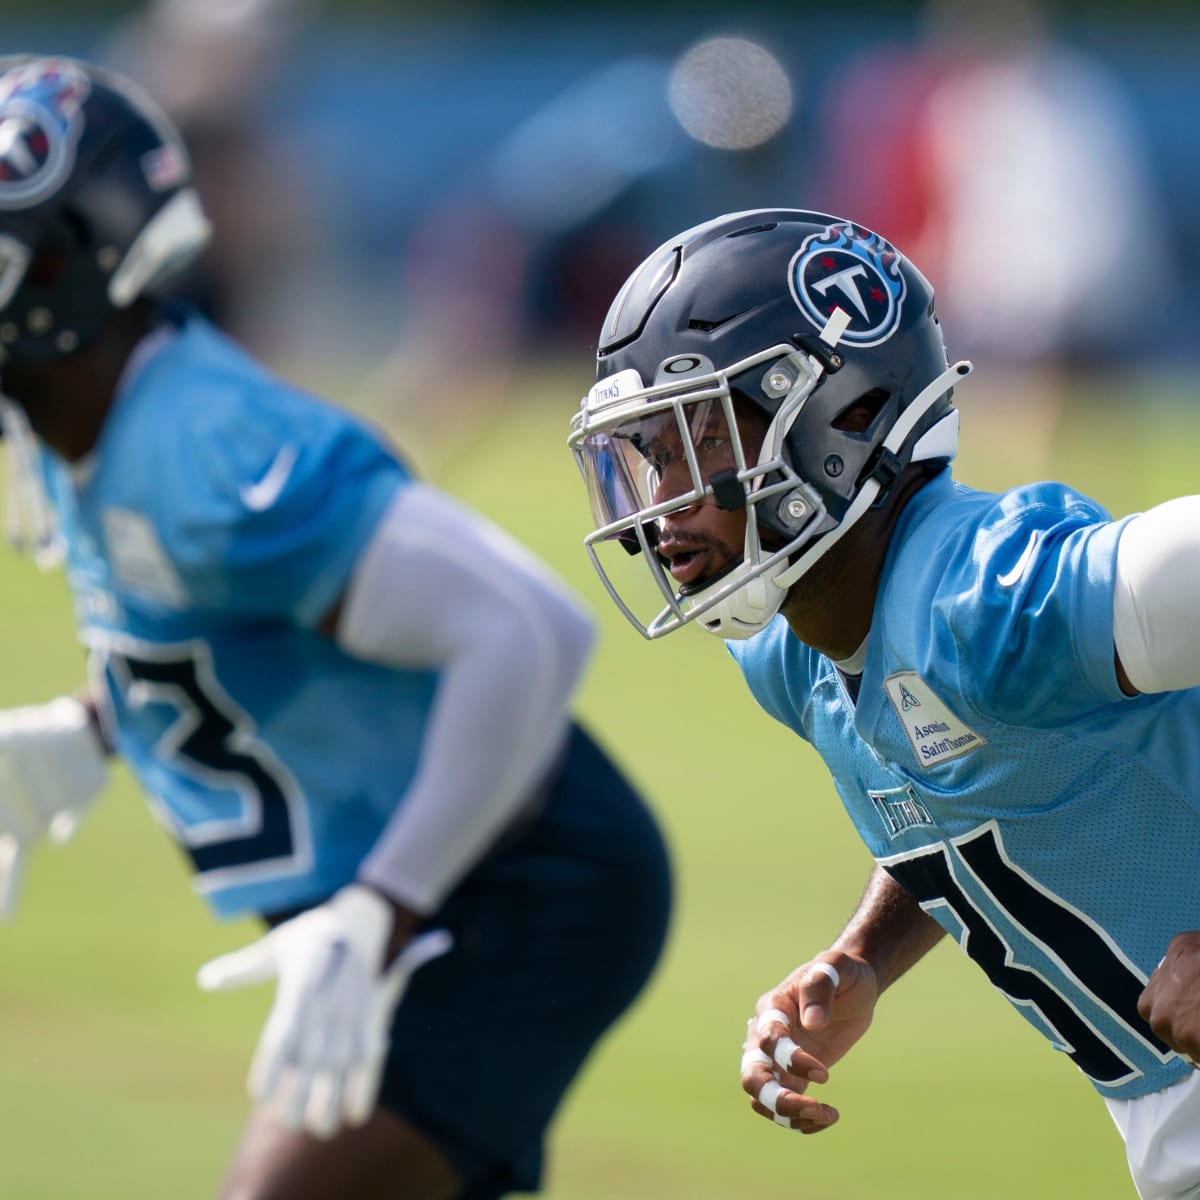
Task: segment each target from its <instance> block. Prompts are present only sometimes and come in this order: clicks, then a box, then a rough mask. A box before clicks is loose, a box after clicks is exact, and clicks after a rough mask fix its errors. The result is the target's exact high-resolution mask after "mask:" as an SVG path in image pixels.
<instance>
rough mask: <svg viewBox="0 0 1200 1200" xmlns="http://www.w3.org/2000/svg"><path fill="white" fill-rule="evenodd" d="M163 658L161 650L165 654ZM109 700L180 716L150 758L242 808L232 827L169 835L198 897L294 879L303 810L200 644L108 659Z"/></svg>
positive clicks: (194, 825)
mask: <svg viewBox="0 0 1200 1200" xmlns="http://www.w3.org/2000/svg"><path fill="white" fill-rule="evenodd" d="M163 651H166V653H164V652H163ZM105 658H106V665H107V670H108V672H109V673H110V678H111V680H112V682H113V683H114V684H115V685H116V687H115V689H114V690H115V692H116V694H117V695H118V696H119V697H121V700H122V702H123V703H125V704H126V705H128V706H130V707H131V708H134V707H140V706H144V705H147V704H165V705H168V706H170V707H171V708H173V709H174V710H175V711H176V713H177V714H178V715H177V717H176V719H175V721H174V722H173V723H172V724H171V726H170V727H169V728H168V730H167V731H166V733H165V734H163V735H162V736H161V737H159V739H158V741H157V742H156V744H155V747H154V750H155V754H156V756H157V757H158V758H159V759H160V760H162V761H163V762H164V763H165V764H166V765H167V766H168V767H169V768H170V769H171V770H172V771H173V772H175V773H177V774H180V775H183V776H185V777H187V778H189V779H191V780H192V781H193V782H194V783H196V784H197V785H199V786H200V787H201V788H203V789H205V790H210V791H212V792H215V793H221V794H224V795H225V796H228V795H229V794H230V793H232V794H234V795H236V796H237V798H238V800H239V801H240V804H239V809H240V811H239V812H238V813H237V814H236V815H235V816H232V817H229V818H224V817H221V818H213V819H204V820H201V821H199V822H188V821H183V820H182V819H180V816H179V814H178V813H177V812H175V813H173V816H174V818H175V820H174V827H175V830H176V833H177V835H178V837H179V838H180V840H181V842H182V843H183V845H184V847H185V849H186V850H187V852H188V854H189V855H190V856H191V858H192V861H193V862H194V863H195V865H196V870H197V872H198V874H199V876H200V878H199V879H198V881H197V882H198V884H199V886H200V888H201V890H205V889H206V887H212V886H222V887H225V886H229V885H231V884H236V883H239V882H246V883H249V882H254V881H260V880H263V879H265V878H268V877H270V876H274V875H278V874H281V873H287V874H290V873H291V872H292V871H294V870H295V869H296V868H297V867H298V866H299V865H300V863H299V862H298V858H299V857H302V856H301V855H299V854H298V850H299V849H300V846H299V845H298V843H303V841H304V839H303V838H302V837H298V836H297V826H298V825H300V826H301V827H302V825H303V822H302V820H297V818H298V817H301V815H302V812H303V809H302V806H301V805H300V803H299V802H298V795H297V794H298V788H297V785H296V784H295V782H294V781H293V780H292V778H291V775H290V773H289V772H288V771H287V769H286V768H285V767H284V766H283V764H282V763H280V762H279V761H278V760H277V759H276V758H275V756H274V755H273V754H272V753H271V752H270V750H269V749H268V748H267V747H266V746H265V745H264V744H263V743H262V742H261V741H260V740H259V739H257V738H256V737H255V736H254V723H253V721H252V720H251V719H250V717H249V716H248V715H247V714H246V713H245V712H244V711H243V710H242V709H241V708H240V707H239V706H238V705H237V704H235V703H234V702H233V701H232V700H231V699H230V697H229V696H228V695H227V694H226V693H225V691H224V689H223V688H222V687H221V686H220V684H219V683H218V681H217V679H216V675H215V673H214V672H213V669H212V659H211V654H210V652H209V649H208V647H207V645H205V644H204V643H203V642H194V643H189V644H186V645H182V646H171V647H164V648H161V649H159V648H155V652H154V653H146V654H137V653H131V652H127V651H116V650H111V649H110V650H108V651H107V653H106V655H105Z"/></svg>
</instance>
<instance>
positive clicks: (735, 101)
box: [669, 37, 792, 150]
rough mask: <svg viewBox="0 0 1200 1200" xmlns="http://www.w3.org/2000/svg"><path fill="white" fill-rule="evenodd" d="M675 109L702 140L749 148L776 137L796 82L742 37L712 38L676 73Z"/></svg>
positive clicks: (687, 57) (671, 90) (766, 52)
mask: <svg viewBox="0 0 1200 1200" xmlns="http://www.w3.org/2000/svg"><path fill="white" fill-rule="evenodd" d="M669 97H670V102H671V111H672V112H674V114H675V116H676V117H677V118H678V119H679V123H680V124H681V125H682V126H683V127H684V129H685V130H687V132H688V133H689V134H691V136H692V137H694V138H695V139H696V140H697V141H698V142H703V143H704V144H705V145H706V146H713V147H715V148H717V149H718V150H749V149H751V148H753V147H754V146H761V145H762V144H763V143H764V142H768V141H770V140H771V138H773V137H774V136H775V135H776V134H777V133H778V132H779V131H780V130H781V129H782V128H783V127H784V126H785V125H786V124H787V122H788V118H789V117H790V116H791V115H792V85H791V82H790V81H789V80H788V76H787V72H786V71H785V70H784V69H783V65H782V64H781V63H780V61H779V59H777V58H776V57H775V55H773V54H772V53H771V52H770V51H769V50H768V49H766V47H765V46H760V45H759V44H758V43H757V42H752V41H750V40H749V39H748V38H741V37H710V38H705V39H704V40H703V41H699V42H696V43H695V45H693V46H691V47H690V48H689V49H688V50H686V51H685V52H684V53H683V54H682V55H681V56H680V58H679V60H678V62H676V64H675V66H674V68H673V69H672V71H671V80H670V85H669Z"/></svg>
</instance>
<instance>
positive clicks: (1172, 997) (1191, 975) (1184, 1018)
mask: <svg viewBox="0 0 1200 1200" xmlns="http://www.w3.org/2000/svg"><path fill="white" fill-rule="evenodd" d="M1138 1012H1139V1013H1141V1014H1142V1016H1143V1018H1145V1020H1146V1022H1147V1023H1148V1024H1149V1026H1150V1028H1151V1029H1153V1030H1154V1032H1155V1033H1156V1034H1157V1035H1158V1036H1159V1037H1160V1038H1162V1040H1163V1041H1164V1042H1166V1043H1167V1045H1168V1046H1170V1047H1171V1049H1172V1050H1177V1051H1178V1052H1179V1053H1180V1054H1182V1055H1183V1056H1184V1058H1186V1059H1188V1060H1189V1061H1190V1062H1191V1063H1192V1065H1193V1066H1196V1065H1200V930H1189V931H1188V932H1186V933H1178V934H1176V935H1175V936H1174V937H1173V938H1172V939H1171V944H1170V946H1168V947H1167V953H1166V955H1165V956H1164V958H1163V960H1162V962H1161V963H1159V964H1158V967H1157V968H1156V969H1155V971H1154V973H1153V974H1152V975H1151V976H1150V982H1149V983H1148V984H1147V985H1146V990H1145V991H1144V992H1142V995H1141V998H1140V999H1139V1000H1138Z"/></svg>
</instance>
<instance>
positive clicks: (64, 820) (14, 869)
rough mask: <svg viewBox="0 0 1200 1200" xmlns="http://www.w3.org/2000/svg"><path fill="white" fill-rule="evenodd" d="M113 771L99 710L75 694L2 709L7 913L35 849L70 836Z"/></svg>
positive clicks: (0, 785) (0, 876)
mask: <svg viewBox="0 0 1200 1200" xmlns="http://www.w3.org/2000/svg"><path fill="white" fill-rule="evenodd" d="M107 777H108V763H107V761H106V757H105V752H104V747H103V746H102V745H101V744H100V739H99V737H98V736H97V735H96V731H95V730H94V729H93V728H92V720H91V714H90V713H89V712H88V710H87V708H86V707H85V706H84V705H83V704H82V703H81V702H80V701H79V700H76V699H75V698H74V697H72V696H60V697H59V698H58V699H57V700H51V701H50V702H49V703H48V704H35V705H31V706H29V707H27V708H10V709H6V710H3V711H0V917H3V918H5V919H7V918H9V917H11V916H12V914H13V912H14V911H15V909H16V906H17V897H18V895H19V894H20V890H21V880H22V877H23V876H24V871H25V860H26V857H27V856H28V854H29V850H30V847H31V846H32V845H33V844H34V843H35V842H36V841H37V840H38V839H39V838H40V837H42V836H43V835H44V834H49V836H50V839H51V840H52V841H54V842H59V843H62V842H65V841H67V840H68V839H69V838H70V837H71V836H72V835H73V834H74V833H75V830H76V828H77V827H78V825H79V821H80V818H81V817H82V816H83V813H84V810H85V809H86V808H87V806H88V805H89V804H90V803H91V802H92V800H94V799H95V797H96V795H97V793H98V792H99V791H100V789H101V788H102V787H103V786H104V783H105V780H106V779H107Z"/></svg>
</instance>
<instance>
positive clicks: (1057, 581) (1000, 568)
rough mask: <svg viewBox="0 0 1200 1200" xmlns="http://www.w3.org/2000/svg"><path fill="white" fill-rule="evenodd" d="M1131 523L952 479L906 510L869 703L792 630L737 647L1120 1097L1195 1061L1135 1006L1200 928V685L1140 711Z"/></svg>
mask: <svg viewBox="0 0 1200 1200" xmlns="http://www.w3.org/2000/svg"><path fill="white" fill-rule="evenodd" d="M1123 525H1124V522H1110V521H1109V519H1108V516H1107V514H1106V513H1105V512H1104V511H1103V510H1102V509H1101V508H1100V507H1099V506H1097V505H1096V504H1095V503H1094V502H1092V501H1090V500H1088V499H1086V498H1085V497H1083V496H1080V495H1079V494H1078V493H1076V492H1073V491H1071V490H1070V489H1068V488H1066V487H1064V486H1062V485H1060V484H1053V483H1041V484H1036V485H1033V486H1029V487H1022V488H1018V489H1015V490H1013V491H1011V492H1008V493H1006V494H1004V495H993V494H991V493H985V492H978V491H973V490H971V489H969V488H965V487H963V486H961V485H959V484H957V483H955V482H954V481H952V480H951V478H950V476H949V473H948V472H947V473H944V474H943V475H941V476H939V477H938V478H937V479H935V480H934V481H933V482H932V483H930V484H929V485H928V486H927V487H925V488H923V489H921V491H920V492H918V493H917V495H916V496H915V497H914V499H913V500H912V501H911V502H910V503H909V505H908V506H907V508H906V509H905V512H904V513H903V515H902V517H901V521H900V524H899V527H898V529H897V532H896V536H895V540H894V542H893V543H892V546H891V547H890V549H889V553H888V559H887V562H886V565H885V568H884V574H883V578H882V581H881V585H880V588H879V596H878V600H877V603H876V607H875V613H874V617H873V620H872V627H871V637H870V641H869V648H868V654H867V660H866V666H865V668H864V671H863V674H862V680H861V687H860V691H859V696H858V701H857V704H855V703H854V702H852V700H851V697H850V695H849V694H848V692H847V689H846V686H845V683H844V681H843V679H842V677H841V676H840V675H839V673H838V672H837V671H836V670H835V668H834V667H833V665H832V664H831V663H830V661H829V660H828V659H827V658H825V657H823V656H822V655H820V654H818V653H817V652H816V651H814V650H811V649H809V648H808V647H806V646H804V645H803V644H802V643H801V642H800V641H799V640H798V639H797V638H796V637H794V636H793V635H792V634H791V632H790V630H789V629H788V626H787V624H786V623H785V621H784V620H783V618H782V617H778V618H776V620H775V621H774V622H773V623H772V624H771V625H770V626H769V627H768V628H767V629H765V630H764V631H763V632H762V633H761V634H759V635H758V636H757V637H754V638H752V639H750V640H749V641H747V642H743V643H730V649H731V651H732V653H733V655H734V657H735V658H736V659H737V660H738V662H739V663H740V665H741V668H742V670H743V672H744V674H745V676H746V680H747V682H748V683H749V685H750V687H751V690H752V691H753V692H754V695H755V696H756V697H757V699H758V700H759V702H760V703H761V704H762V706H763V707H764V708H765V709H766V710H767V712H769V713H770V714H771V715H772V716H774V717H776V718H777V719H778V720H779V721H781V722H783V723H784V724H785V725H787V726H788V727H789V728H791V729H793V730H795V732H796V733H798V734H800V736H801V737H803V738H804V739H805V740H806V741H809V742H811V743H812V745H813V746H815V747H816V749H817V750H819V751H820V753H821V755H822V757H823V758H824V759H825V761H826V763H827V764H828V765H829V768H830V770H831V771H832V774H833V779H834V783H835V785H836V787H837V790H838V793H839V794H840V796H841V798H842V801H843V803H844V804H845V806H846V810H847V812H848V813H849V814H850V817H851V819H852V820H853V821H854V824H855V826H856V827H857V829H858V832H859V834H860V835H861V837H862V839H863V840H864V842H866V844H867V846H868V847H869V848H870V850H871V853H872V854H873V855H874V856H875V859H876V861H877V862H879V863H880V864H881V865H882V866H883V867H885V868H886V869H887V870H888V871H889V872H890V873H891V874H892V876H893V877H894V878H895V879H896V880H898V881H899V882H900V883H901V884H902V885H903V886H904V887H905V888H906V889H907V890H908V891H909V892H910V893H912V894H913V895H914V896H916V897H917V898H918V899H919V900H920V902H921V904H922V906H923V907H924V908H925V909H926V911H928V912H929V913H930V914H931V915H932V916H933V917H935V918H936V919H937V921H938V922H939V923H940V924H941V925H943V926H944V927H945V928H946V929H947V930H948V931H949V932H950V934H951V935H952V936H954V937H955V938H957V939H958V940H959V942H960V944H961V945H962V947H963V949H964V950H965V951H966V952H967V953H968V954H969V955H970V956H971V957H972V958H973V959H974V960H975V961H976V962H977V963H978V964H979V965H980V966H981V967H982V968H983V970H984V971H985V972H986V973H987V974H988V976H989V978H990V979H991V981H992V983H993V984H994V985H995V986H996V987H997V988H998V989H999V990H1000V991H1001V992H1002V993H1003V994H1004V995H1005V996H1006V997H1007V998H1008V999H1009V1000H1010V1001H1011V1002H1012V1003H1013V1004H1014V1005H1015V1006H1016V1008H1017V1010H1018V1011H1019V1012H1020V1013H1021V1015H1022V1016H1024V1017H1025V1018H1026V1019H1027V1020H1028V1021H1029V1022H1030V1023H1031V1024H1033V1025H1034V1026H1035V1027H1036V1028H1037V1029H1039V1030H1040V1031H1041V1032H1042V1033H1043V1034H1045V1036H1046V1037H1048V1038H1049V1039H1050V1041H1051V1042H1052V1043H1053V1045H1054V1046H1055V1048H1056V1049H1059V1050H1062V1051H1064V1052H1065V1053H1066V1054H1068V1055H1069V1056H1070V1057H1071V1059H1072V1060H1073V1061H1074V1062H1075V1064H1076V1065H1077V1066H1078V1067H1079V1068H1080V1069H1081V1070H1082V1071H1083V1072H1084V1073H1085V1074H1086V1075H1087V1076H1088V1077H1089V1078H1090V1079H1091V1080H1092V1082H1093V1083H1094V1084H1095V1086H1096V1087H1097V1089H1098V1090H1099V1091H1100V1092H1101V1093H1103V1094H1104V1095H1106V1096H1118V1097H1130V1096H1136V1095H1140V1094H1142V1093H1144V1092H1149V1091H1154V1090H1157V1089H1159V1088H1162V1087H1165V1086H1166V1085H1167V1084H1169V1083H1171V1082H1173V1081H1174V1080H1176V1079H1178V1078H1180V1077H1181V1076H1183V1075H1185V1074H1186V1073H1187V1072H1188V1071H1189V1070H1190V1069H1191V1068H1190V1067H1188V1066H1187V1065H1186V1064H1185V1063H1184V1062H1183V1061H1182V1060H1181V1059H1180V1058H1179V1057H1178V1056H1176V1055H1175V1054H1174V1053H1172V1052H1171V1051H1170V1050H1169V1049H1168V1048H1167V1047H1166V1046H1165V1045H1164V1044H1163V1043H1162V1042H1160V1041H1159V1040H1158V1039H1157V1038H1156V1037H1155V1036H1154V1035H1153V1033H1152V1032H1151V1031H1150V1029H1149V1027H1148V1026H1147V1025H1146V1024H1145V1023H1144V1022H1143V1021H1142V1020H1141V1018H1140V1017H1139V1016H1138V1014H1137V998H1138V995H1139V993H1140V992H1141V990H1142V988H1143V987H1144V986H1145V983H1146V980H1147V978H1148V976H1149V974H1150V972H1151V971H1152V970H1153V969H1154V967H1155V966H1156V965H1157V963H1158V961H1159V959H1160V958H1161V957H1162V955H1163V954H1164V952H1165V951H1166V948H1167V943H1168V942H1169V941H1170V939H1171V937H1172V936H1173V935H1174V934H1176V933H1178V932H1180V931H1181V930H1184V929H1195V928H1196V927H1197V926H1200V689H1192V690H1189V691H1183V692H1171V693H1165V694H1161V695H1156V696H1139V697H1136V698H1132V699H1131V698H1129V697H1126V696H1124V695H1123V694H1122V692H1121V690H1120V688H1119V686H1118V684H1117V679H1116V670H1115V666H1114V651H1113V622H1112V607H1113V578H1114V572H1115V566H1116V550H1117V542H1118V540H1119V537H1120V533H1121V529H1122V528H1123Z"/></svg>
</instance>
